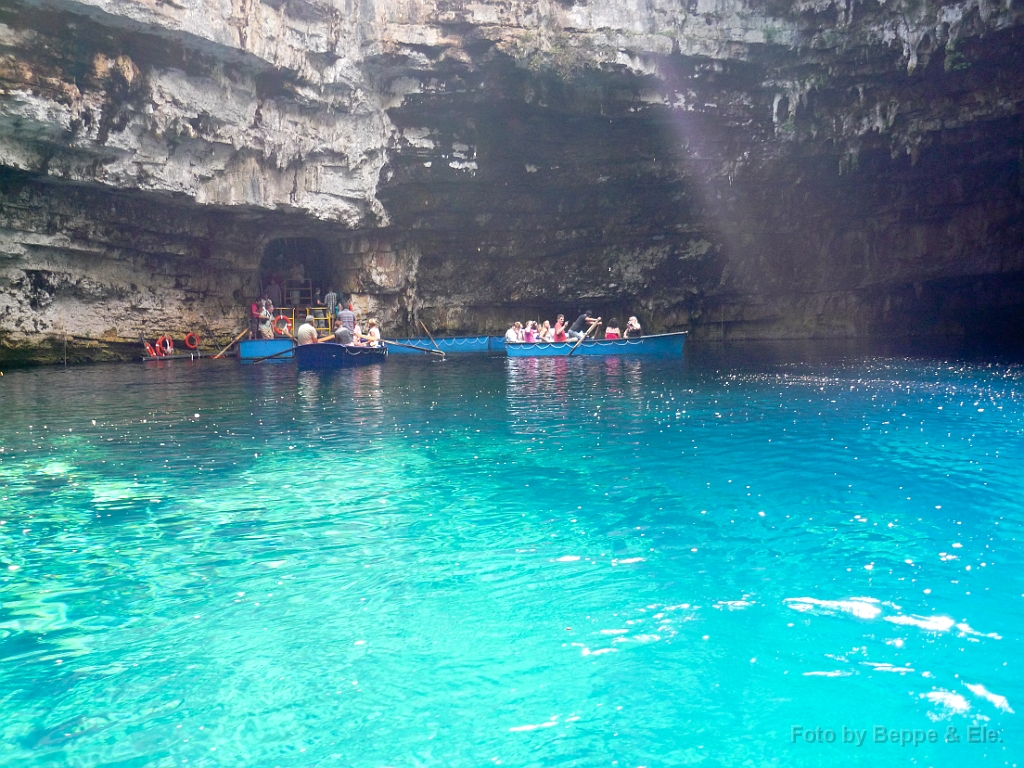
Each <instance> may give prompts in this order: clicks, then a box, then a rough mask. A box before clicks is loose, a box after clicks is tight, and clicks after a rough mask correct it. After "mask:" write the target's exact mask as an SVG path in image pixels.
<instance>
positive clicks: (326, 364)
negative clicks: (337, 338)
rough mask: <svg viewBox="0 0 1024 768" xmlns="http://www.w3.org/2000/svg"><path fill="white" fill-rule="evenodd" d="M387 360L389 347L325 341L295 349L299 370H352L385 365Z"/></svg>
mask: <svg viewBox="0 0 1024 768" xmlns="http://www.w3.org/2000/svg"><path fill="white" fill-rule="evenodd" d="M387 359H388V350H387V347H357V346H353V345H349V344H336V343H335V342H333V341H325V342H322V343H320V344H302V345H300V346H297V347H296V348H295V360H296V362H298V364H299V368H350V367H353V366H356V365H371V364H373V363H383V362H384V361H385V360H387Z"/></svg>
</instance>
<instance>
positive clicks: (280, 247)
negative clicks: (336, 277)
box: [259, 237, 334, 307]
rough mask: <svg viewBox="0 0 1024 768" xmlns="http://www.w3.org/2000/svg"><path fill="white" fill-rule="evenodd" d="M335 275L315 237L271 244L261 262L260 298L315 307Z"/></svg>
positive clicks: (283, 239)
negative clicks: (319, 296)
mask: <svg viewBox="0 0 1024 768" xmlns="http://www.w3.org/2000/svg"><path fill="white" fill-rule="evenodd" d="M333 274H334V269H333V262H332V259H331V256H330V254H329V253H328V250H327V248H326V247H325V246H324V244H323V242H321V241H320V240H319V239H317V238H315V237H282V238H277V239H274V240H271V241H270V242H269V243H268V244H267V247H266V248H265V249H264V251H263V258H262V260H261V261H260V271H259V283H260V295H262V296H270V297H271V298H272V299H273V298H278V297H279V298H280V299H281V301H280V302H276V301H275V304H278V305H282V306H290V307H296V306H305V305H312V304H314V303H316V296H317V292H318V291H319V293H320V295H323V294H325V293H326V292H327V290H328V288H329V287H330V285H329V284H330V280H331V278H332V276H333Z"/></svg>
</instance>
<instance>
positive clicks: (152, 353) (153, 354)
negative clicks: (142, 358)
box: [146, 341, 156, 357]
mask: <svg viewBox="0 0 1024 768" xmlns="http://www.w3.org/2000/svg"><path fill="white" fill-rule="evenodd" d="M146 354H147V355H149V356H150V357H156V350H155V349H153V345H152V344H150V343H149V342H148V341H147V342H146Z"/></svg>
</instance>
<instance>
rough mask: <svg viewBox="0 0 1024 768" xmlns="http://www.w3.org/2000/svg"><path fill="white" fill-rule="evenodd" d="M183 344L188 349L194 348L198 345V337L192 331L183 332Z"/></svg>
mask: <svg viewBox="0 0 1024 768" xmlns="http://www.w3.org/2000/svg"><path fill="white" fill-rule="evenodd" d="M185 346H186V347H188V348H189V349H196V348H197V347H198V346H199V337H198V336H196V335H195V333H194V332H193V331H189V332H188V333H187V334H185Z"/></svg>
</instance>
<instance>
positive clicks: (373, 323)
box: [366, 319, 380, 347]
mask: <svg viewBox="0 0 1024 768" xmlns="http://www.w3.org/2000/svg"><path fill="white" fill-rule="evenodd" d="M367 325H368V326H369V328H368V330H367V331H366V340H367V341H368V342H369V343H370V346H371V347H379V346H380V328H378V327H377V320H376V319H371V320H370V322H369V323H367Z"/></svg>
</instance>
